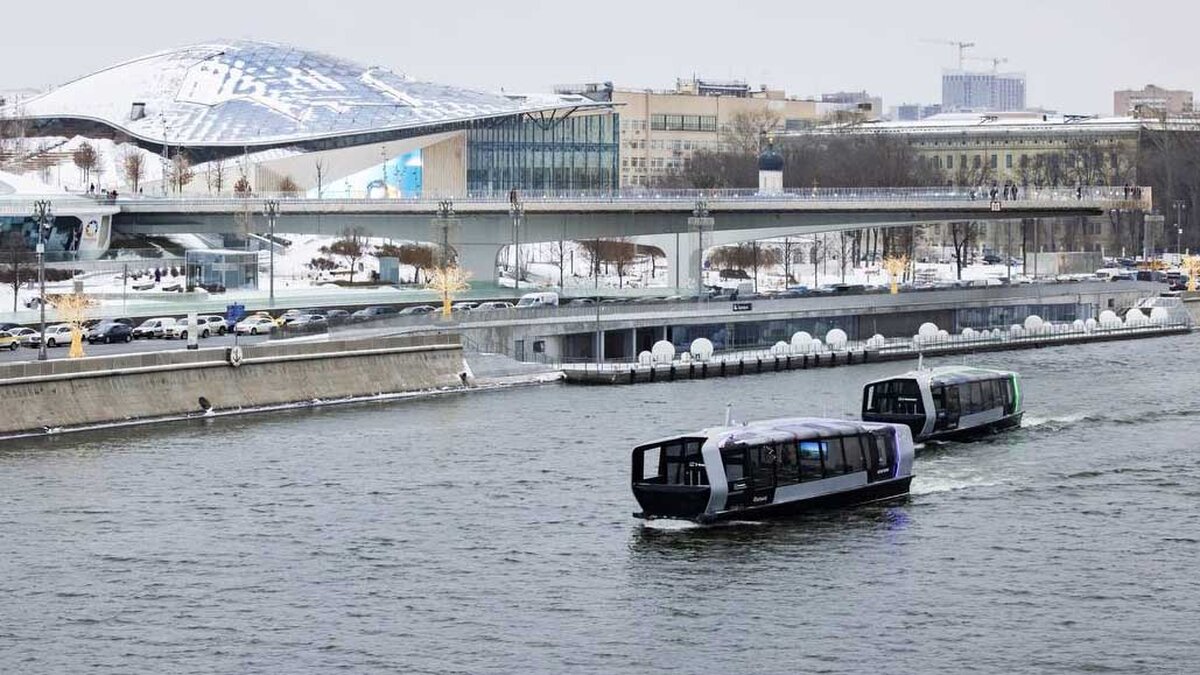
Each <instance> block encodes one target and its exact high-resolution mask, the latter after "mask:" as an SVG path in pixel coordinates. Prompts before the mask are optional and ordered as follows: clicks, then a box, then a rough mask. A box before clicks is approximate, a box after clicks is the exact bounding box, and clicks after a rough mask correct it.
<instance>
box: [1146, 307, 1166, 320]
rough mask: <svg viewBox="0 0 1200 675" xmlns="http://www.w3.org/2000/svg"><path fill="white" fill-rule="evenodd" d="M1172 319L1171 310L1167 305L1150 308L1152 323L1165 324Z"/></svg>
mask: <svg viewBox="0 0 1200 675" xmlns="http://www.w3.org/2000/svg"><path fill="white" fill-rule="evenodd" d="M1170 320H1171V312H1170V311H1168V310H1167V308H1166V307H1155V308H1154V309H1151V310H1150V323H1157V324H1164V323H1166V322H1168V321H1170Z"/></svg>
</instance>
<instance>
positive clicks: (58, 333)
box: [29, 323, 71, 347]
mask: <svg viewBox="0 0 1200 675" xmlns="http://www.w3.org/2000/svg"><path fill="white" fill-rule="evenodd" d="M45 338H46V346H47V347H58V346H59V345H65V344H70V342H71V326H69V325H67V324H65V323H59V324H55V325H53V326H47V327H46V335H45ZM41 343H42V335H41V334H40V333H34V334H33V335H32V336H31V337H30V338H29V344H30V346H33V347H36V346H37V345H39V344H41Z"/></svg>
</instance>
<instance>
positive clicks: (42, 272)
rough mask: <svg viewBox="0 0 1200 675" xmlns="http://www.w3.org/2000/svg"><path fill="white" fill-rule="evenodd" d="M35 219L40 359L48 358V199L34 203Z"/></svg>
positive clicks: (51, 217)
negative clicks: (39, 312) (39, 313)
mask: <svg viewBox="0 0 1200 675" xmlns="http://www.w3.org/2000/svg"><path fill="white" fill-rule="evenodd" d="M33 219H34V220H35V221H36V222H37V226H38V238H37V261H38V287H39V288H40V290H39V291H38V308H39V309H40V310H41V321H40V323H41V334H40V336H41V339H40V340H38V361H45V360H46V231H47V230H49V229H50V223H52V222H53V221H54V215H53V213H52V212H51V208H50V202H49V201H48V200H38V201H36V202H34V203H33Z"/></svg>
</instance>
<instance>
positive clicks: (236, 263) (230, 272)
mask: <svg viewBox="0 0 1200 675" xmlns="http://www.w3.org/2000/svg"><path fill="white" fill-rule="evenodd" d="M258 257H259V256H258V252H257V251H232V250H228V249H211V250H196V251H188V252H186V253H185V254H184V261H185V266H186V267H187V284H188V288H194V287H196V286H221V287H223V288H226V289H239V288H258Z"/></svg>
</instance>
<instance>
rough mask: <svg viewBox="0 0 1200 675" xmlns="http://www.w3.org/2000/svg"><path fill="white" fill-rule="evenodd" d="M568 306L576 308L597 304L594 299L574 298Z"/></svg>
mask: <svg viewBox="0 0 1200 675" xmlns="http://www.w3.org/2000/svg"><path fill="white" fill-rule="evenodd" d="M567 304H568V305H573V306H576V307H578V306H580V305H594V304H596V300H595V299H594V298H574V299H573V300H571V301H570V302H568V303H567Z"/></svg>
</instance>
